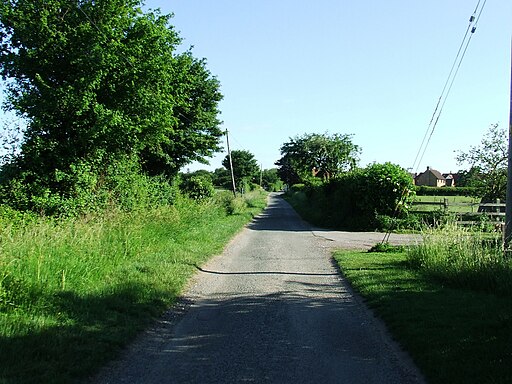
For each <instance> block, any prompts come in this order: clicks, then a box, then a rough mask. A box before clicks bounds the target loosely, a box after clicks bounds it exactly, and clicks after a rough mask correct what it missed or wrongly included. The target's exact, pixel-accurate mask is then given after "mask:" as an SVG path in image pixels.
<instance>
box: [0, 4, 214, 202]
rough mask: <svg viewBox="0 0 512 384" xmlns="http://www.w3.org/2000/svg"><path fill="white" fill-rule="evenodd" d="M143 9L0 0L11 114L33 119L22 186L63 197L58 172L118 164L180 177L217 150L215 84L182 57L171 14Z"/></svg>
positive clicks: (21, 167)
mask: <svg viewBox="0 0 512 384" xmlns="http://www.w3.org/2000/svg"><path fill="white" fill-rule="evenodd" d="M140 6H141V1H140V0H0V39H1V45H0V73H1V75H2V77H3V79H4V80H8V82H7V84H8V102H7V105H6V107H7V108H8V109H11V110H13V111H15V112H16V113H17V114H18V115H20V116H22V117H24V118H25V119H26V121H27V127H26V130H25V132H24V138H23V141H22V145H21V153H20V155H19V156H17V157H16V158H14V159H13V160H12V162H11V164H9V169H10V170H11V171H12V170H13V169H14V170H15V171H18V174H22V175H23V180H24V182H29V183H33V184H40V185H43V186H45V187H48V188H50V189H52V190H55V191H59V192H64V193H65V192H66V189H67V188H68V186H67V185H64V184H63V183H62V180H69V177H68V178H66V177H63V176H62V175H68V174H72V173H73V172H75V173H76V171H75V170H76V169H77V167H78V168H80V167H81V168H84V167H85V169H87V170H89V171H91V172H94V173H96V174H99V175H100V176H101V174H102V173H104V172H105V170H106V169H107V168H108V167H110V168H112V164H115V163H116V162H117V161H119V160H120V159H131V160H130V161H135V162H137V163H138V166H139V168H140V169H143V170H145V171H146V173H148V174H150V175H155V174H166V175H174V174H176V173H177V171H178V170H179V169H180V167H182V166H183V165H185V164H187V163H189V162H191V161H193V160H199V161H204V159H205V157H208V156H210V155H211V154H212V153H213V152H215V151H217V150H218V149H219V138H220V136H221V135H222V131H221V130H220V128H219V123H220V122H219V120H218V119H217V116H218V109H217V107H218V102H219V101H220V100H221V97H222V96H221V94H220V92H219V83H218V81H217V80H216V78H214V77H213V76H212V75H211V74H210V72H209V71H208V70H207V69H206V65H205V62H204V61H203V60H198V59H196V58H194V57H193V56H192V53H191V52H190V51H186V52H184V53H179V54H178V53H177V52H176V49H177V47H178V46H179V44H180V42H181V40H180V37H179V36H178V34H177V33H176V32H175V31H174V29H173V27H172V26H171V25H170V24H169V23H170V19H171V15H162V14H160V13H159V12H158V11H154V12H147V13H143V12H142V11H141V9H140ZM114 167H115V166H114ZM11 173H12V172H11ZM58 175H60V176H58ZM100 179H101V177H99V179H98V180H100Z"/></svg>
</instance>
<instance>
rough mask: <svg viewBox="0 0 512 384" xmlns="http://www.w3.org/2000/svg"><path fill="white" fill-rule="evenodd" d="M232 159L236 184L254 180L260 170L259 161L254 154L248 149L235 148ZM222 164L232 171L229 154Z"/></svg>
mask: <svg viewBox="0 0 512 384" xmlns="http://www.w3.org/2000/svg"><path fill="white" fill-rule="evenodd" d="M231 159H232V162H233V174H234V176H235V184H236V185H237V186H240V184H244V183H249V182H254V181H255V180H256V177H257V176H258V174H259V172H260V167H259V166H258V162H257V161H256V159H255V158H254V155H253V154H252V153H251V152H249V151H246V150H234V151H232V152H231ZM222 165H223V166H224V168H226V169H227V170H228V171H231V167H230V165H229V156H228V155H226V157H225V158H224V160H222Z"/></svg>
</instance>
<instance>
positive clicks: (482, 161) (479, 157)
mask: <svg viewBox="0 0 512 384" xmlns="http://www.w3.org/2000/svg"><path fill="white" fill-rule="evenodd" d="M507 138H508V136H507V132H506V130H505V129H504V128H500V127H499V126H498V124H493V125H491V126H490V127H489V129H488V131H487V132H486V133H485V135H484V137H483V138H482V141H481V142H480V145H478V146H472V147H470V148H469V150H468V151H467V152H463V151H459V153H458V155H457V161H458V162H459V163H460V164H464V163H467V164H470V166H471V169H470V172H471V177H472V178H473V179H474V182H473V183H476V185H477V186H479V185H481V186H482V187H483V197H484V198H485V199H487V200H495V199H504V198H505V194H506V186H507V169H506V168H507V157H508V141H507ZM477 180H479V182H480V183H481V184H480V183H479V182H477Z"/></svg>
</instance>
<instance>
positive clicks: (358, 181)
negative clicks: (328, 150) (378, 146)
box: [290, 163, 413, 229]
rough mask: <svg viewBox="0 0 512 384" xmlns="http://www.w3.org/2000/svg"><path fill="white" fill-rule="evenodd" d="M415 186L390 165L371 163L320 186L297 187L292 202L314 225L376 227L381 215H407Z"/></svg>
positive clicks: (358, 227) (407, 176)
mask: <svg viewBox="0 0 512 384" xmlns="http://www.w3.org/2000/svg"><path fill="white" fill-rule="evenodd" d="M412 191H413V184H412V179H411V177H410V176H409V174H408V173H407V172H406V171H405V170H404V169H402V168H401V167H399V166H398V165H394V164H391V163H385V164H371V165H369V166H367V167H366V168H364V169H358V170H355V171H352V172H348V173H346V174H343V175H341V176H340V177H338V178H337V179H335V180H331V181H330V182H328V183H325V184H321V185H305V186H303V187H297V186H294V187H292V188H291V189H290V194H291V203H292V205H294V207H295V208H296V209H298V210H299V212H301V214H303V215H304V218H305V219H306V220H311V221H312V222H313V223H314V224H316V225H320V226H328V227H342V228H349V229H370V228H373V229H375V228H377V227H378V225H379V221H378V219H377V218H378V217H379V216H384V215H387V216H396V215H401V216H406V214H407V212H408V209H409V203H410V199H411V198H412V196H413V192H412Z"/></svg>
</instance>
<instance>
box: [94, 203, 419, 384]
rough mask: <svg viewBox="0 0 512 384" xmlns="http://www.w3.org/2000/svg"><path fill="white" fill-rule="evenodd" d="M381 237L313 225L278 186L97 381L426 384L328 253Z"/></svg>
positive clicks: (404, 239)
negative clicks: (279, 192)
mask: <svg viewBox="0 0 512 384" xmlns="http://www.w3.org/2000/svg"><path fill="white" fill-rule="evenodd" d="M380 240H382V234H375V233H357V234H351V233H347V232H334V231H322V230H319V229H312V228H311V227H309V226H308V225H307V224H306V223H305V222H303V221H302V220H301V219H300V218H299V217H298V216H297V214H296V213H295V212H294V211H293V209H291V207H290V206H289V205H288V204H287V203H286V202H285V201H284V200H283V199H281V198H280V197H279V196H278V195H276V194H272V195H271V196H270V198H269V205H268V208H267V209H266V210H265V211H264V213H263V214H262V215H260V216H259V217H257V218H256V219H255V220H254V221H253V222H252V223H251V224H250V225H249V226H248V227H247V228H245V229H244V230H243V231H242V232H241V233H240V234H239V235H238V236H237V237H236V238H235V239H233V241H232V242H231V243H230V244H229V245H228V247H227V248H226V250H225V252H224V253H223V254H222V255H219V256H217V257H215V258H214V259H213V260H211V261H210V262H209V263H207V264H206V265H203V266H201V267H199V266H198V267H197V268H198V274H197V276H196V277H195V278H194V279H193V281H192V283H191V284H190V286H189V289H188V291H187V294H186V296H185V297H184V298H183V300H182V302H181V303H180V305H179V306H177V307H176V308H174V309H173V310H171V311H169V313H168V314H166V316H164V317H163V318H162V319H161V320H160V321H159V323H158V324H157V325H155V326H154V327H153V328H152V329H150V330H148V331H147V332H145V334H144V335H142V337H141V338H140V339H139V340H138V341H136V342H135V343H134V344H133V345H132V346H131V347H130V348H129V349H128V350H127V351H126V353H125V354H124V356H123V357H122V359H120V360H119V361H116V362H115V363H113V364H111V365H110V366H108V367H106V368H105V369H104V370H103V371H102V372H101V373H100V374H99V375H98V376H97V377H96V378H95V379H94V380H93V381H92V382H93V383H98V384H100V383H101V384H104V383H238V382H254V383H294V384H299V383H393V384H397V383H422V382H423V379H422V377H421V375H420V374H419V373H418V371H417V369H416V368H415V367H414V365H413V364H412V363H411V361H410V359H409V358H408V357H407V356H406V355H405V354H404V353H403V352H402V351H400V349H399V348H398V347H397V346H396V344H395V343H393V341H391V339H390V337H389V335H388V334H387V333H386V331H385V329H384V328H383V327H382V324H381V323H380V322H379V321H378V320H376V319H375V318H374V317H373V316H372V314H371V313H370V311H368V310H367V309H366V307H365V306H364V304H363V303H362V302H361V300H360V299H359V298H358V297H357V296H355V295H354V294H353V293H352V292H351V290H350V288H349V287H348V286H347V284H346V282H345V281H344V280H343V278H342V277H341V276H340V274H339V272H338V270H337V268H336V266H335V265H334V264H333V262H332V259H331V257H330V251H331V249H332V248H333V247H340V246H341V247H345V248H347V247H348V248H367V247H369V246H371V245H374V244H375V243H376V242H377V241H380ZM391 241H394V242H399V243H403V242H409V241H411V238H410V237H407V236H398V237H397V236H394V237H392V238H391ZM412 241H414V239H412Z"/></svg>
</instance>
